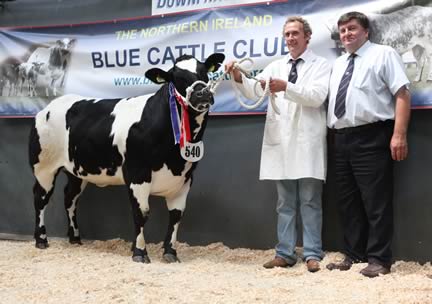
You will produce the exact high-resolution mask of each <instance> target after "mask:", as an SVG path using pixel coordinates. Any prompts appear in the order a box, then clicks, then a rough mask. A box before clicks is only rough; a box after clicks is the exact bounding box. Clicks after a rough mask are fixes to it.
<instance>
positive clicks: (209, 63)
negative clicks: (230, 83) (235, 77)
mask: <svg viewBox="0 0 432 304" xmlns="http://www.w3.org/2000/svg"><path fill="white" fill-rule="evenodd" d="M224 59H225V55H224V54H221V53H214V54H212V55H210V56H209V57H208V58H207V60H206V61H205V63H204V64H205V66H206V68H207V71H209V72H214V71H217V70H218V69H219V67H220V66H221V64H222V62H223V61H224Z"/></svg>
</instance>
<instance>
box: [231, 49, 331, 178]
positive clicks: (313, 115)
mask: <svg viewBox="0 0 432 304" xmlns="http://www.w3.org/2000/svg"><path fill="white" fill-rule="evenodd" d="M300 58H302V59H303V61H301V62H299V63H298V64H297V74H298V77H297V81H296V83H295V84H293V83H288V84H287V89H286V91H285V92H278V93H276V98H275V102H276V104H277V106H278V108H279V110H280V112H281V113H280V115H278V114H276V113H275V112H274V109H273V107H272V106H271V103H268V107H267V116H266V123H265V128H264V137H263V145H262V153H261V167H260V179H272V180H282V179H299V178H307V177H309V178H316V179H320V180H325V177H326V169H327V154H326V149H327V146H326V131H327V130H326V129H327V128H326V113H325V106H324V101H325V100H326V98H327V93H328V83H329V78H330V71H331V66H330V64H329V63H328V62H327V60H326V59H325V58H323V57H319V56H317V55H315V54H314V53H313V52H312V51H310V50H306V51H305V52H304V53H303V54H302V55H301V56H300ZM290 59H291V56H290V55H287V56H285V57H284V58H282V59H279V60H276V61H274V62H272V63H270V64H269V65H268V66H267V67H266V68H265V69H264V70H263V71H262V72H261V73H260V74H259V75H257V78H258V79H264V80H267V79H268V78H269V77H272V78H279V79H284V80H288V73H289V72H290V70H291V63H289V60H290ZM242 79H243V83H242V84H239V83H237V82H235V84H236V86H237V87H238V88H239V89H240V90H241V92H242V93H243V95H244V96H245V97H247V98H249V99H252V100H256V99H257V96H256V95H255V92H254V86H255V80H252V79H248V78H246V77H244V76H243V77H242ZM258 87H259V89H258V90H259V91H260V92H258V93H259V94H262V89H261V87H260V86H258Z"/></svg>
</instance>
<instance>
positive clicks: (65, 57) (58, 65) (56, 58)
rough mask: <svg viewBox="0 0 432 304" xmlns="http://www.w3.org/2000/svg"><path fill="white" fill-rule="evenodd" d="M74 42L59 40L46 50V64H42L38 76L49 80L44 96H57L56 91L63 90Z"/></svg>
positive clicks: (73, 40)
mask: <svg viewBox="0 0 432 304" xmlns="http://www.w3.org/2000/svg"><path fill="white" fill-rule="evenodd" d="M75 42H76V40H75V39H70V38H63V39H59V40H57V41H56V43H55V44H54V45H53V46H51V47H50V48H49V49H48V50H49V57H48V62H44V64H43V65H42V66H41V68H40V70H39V73H40V74H42V75H46V76H47V77H48V78H49V86H47V88H46V90H45V91H46V92H45V93H46V96H57V89H60V88H63V86H64V81H65V76H66V72H67V68H68V65H69V61H70V57H71V51H72V48H73V46H74V44H75ZM50 90H51V92H50Z"/></svg>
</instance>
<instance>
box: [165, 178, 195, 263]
mask: <svg viewBox="0 0 432 304" xmlns="http://www.w3.org/2000/svg"><path fill="white" fill-rule="evenodd" d="M189 189H190V180H189V181H187V182H186V183H185V184H184V185H183V187H182V188H181V190H180V191H179V192H178V193H177V194H176V195H175V196H174V197H167V198H166V201H167V207H168V211H169V223H168V231H167V234H166V237H165V240H164V244H163V248H164V253H163V259H164V261H165V262H167V263H174V262H180V260H179V259H178V257H177V251H176V250H175V245H176V243H177V232H178V228H179V225H180V220H181V218H182V215H183V212H184V210H185V208H186V198H187V195H188V193H189Z"/></svg>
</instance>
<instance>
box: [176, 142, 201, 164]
mask: <svg viewBox="0 0 432 304" xmlns="http://www.w3.org/2000/svg"><path fill="white" fill-rule="evenodd" d="M180 154H181V156H182V157H183V159H184V160H187V161H190V162H197V161H199V160H201V158H202V157H203V155H204V143H203V142H202V141H199V142H197V143H190V142H186V143H185V145H184V146H183V148H181V149H180Z"/></svg>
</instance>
